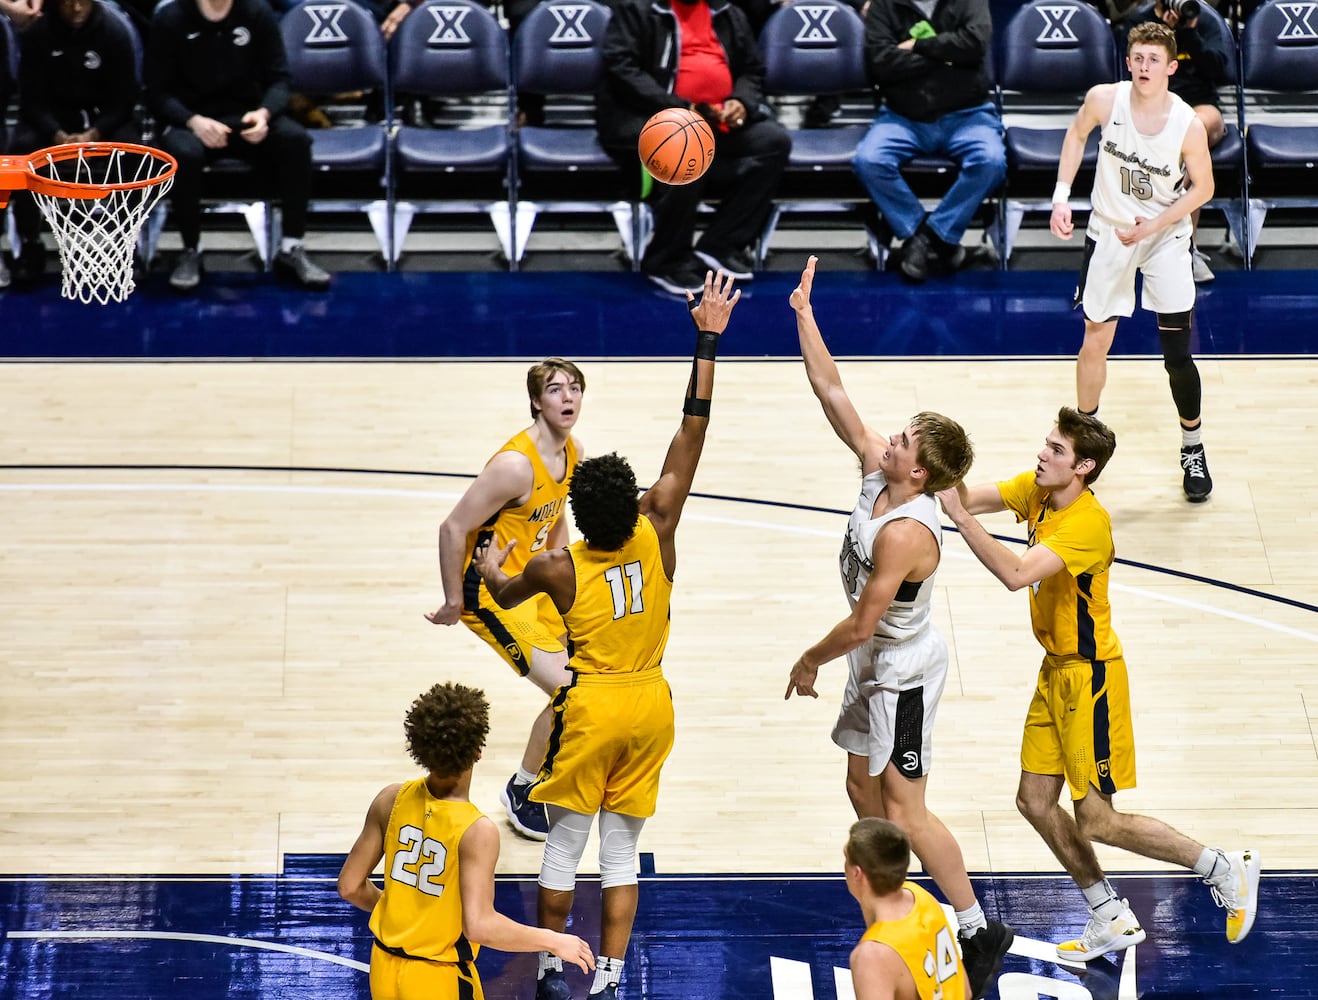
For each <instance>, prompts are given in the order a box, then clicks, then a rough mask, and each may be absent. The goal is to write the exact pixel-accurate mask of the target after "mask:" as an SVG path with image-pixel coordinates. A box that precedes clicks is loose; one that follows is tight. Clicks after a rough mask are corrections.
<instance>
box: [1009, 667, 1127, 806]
mask: <svg viewBox="0 0 1318 1000" xmlns="http://www.w3.org/2000/svg"><path fill="white" fill-rule="evenodd" d="M1021 769H1022V770H1024V771H1028V772H1029V773H1031V774H1061V775H1065V776H1066V783H1067V785H1069V786H1070V789H1071V798H1072V799H1083V798H1084V797H1085V796H1086V795H1087V794H1088V793H1089V789H1090V786H1091V785H1092V786H1093V787H1094V788H1097V789H1098V790H1099V791H1100V792H1103V793H1104V794H1107V795H1111V794H1113V793H1114V792H1117V791H1120V790H1121V789H1123V788H1134V787H1135V732H1134V727H1133V725H1132V723H1131V715H1130V685H1129V682H1128V680H1127V676H1126V661H1125V660H1123V659H1115V660H1107V661H1103V660H1093V661H1090V660H1078V659H1068V660H1065V661H1062V662H1060V663H1058V662H1056V661H1052V660H1050V659H1045V660H1044V663H1043V667H1042V668H1040V670H1039V683H1038V687H1037V688H1036V689H1035V692H1034V698H1033V699H1032V700H1031V702H1030V709H1029V711H1028V712H1027V713H1026V716H1025V734H1024V736H1023V737H1022V739H1021Z"/></svg>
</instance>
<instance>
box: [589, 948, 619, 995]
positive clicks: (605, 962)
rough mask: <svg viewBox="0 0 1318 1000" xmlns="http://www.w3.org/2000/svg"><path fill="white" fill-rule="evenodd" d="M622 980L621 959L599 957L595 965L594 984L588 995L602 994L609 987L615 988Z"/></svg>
mask: <svg viewBox="0 0 1318 1000" xmlns="http://www.w3.org/2000/svg"><path fill="white" fill-rule="evenodd" d="M620 979H622V959H621V958H606V957H605V956H603V955H601V956H600V957H599V959H598V960H597V961H596V963H595V982H593V983H592V984H591V986H590V995H591V996H595V995H596V994H597V993H603V992H604V990H605V989H606V988H607V987H609V986H617V985H618V980H620Z"/></svg>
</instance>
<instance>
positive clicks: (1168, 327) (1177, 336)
mask: <svg viewBox="0 0 1318 1000" xmlns="http://www.w3.org/2000/svg"><path fill="white" fill-rule="evenodd" d="M1193 315H1194V311H1193V310H1187V311H1186V312H1180V313H1159V314H1158V338H1159V340H1160V341H1161V342H1162V366H1163V368H1164V369H1166V371H1167V381H1168V382H1169V383H1170V384H1171V390H1172V400H1173V402H1175V403H1176V413H1177V415H1178V416H1180V418H1181V419H1182V420H1185V421H1193V420H1197V419H1198V418H1199V408H1200V404H1201V402H1202V395H1203V390H1202V387H1201V385H1200V382H1199V369H1198V368H1197V367H1196V366H1195V363H1194V358H1193V357H1192V356H1191V355H1190V320H1191V318H1192V317H1193Z"/></svg>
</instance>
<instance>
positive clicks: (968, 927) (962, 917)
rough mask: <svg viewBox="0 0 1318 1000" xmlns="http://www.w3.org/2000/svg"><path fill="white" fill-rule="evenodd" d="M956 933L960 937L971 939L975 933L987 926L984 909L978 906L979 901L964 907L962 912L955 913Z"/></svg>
mask: <svg viewBox="0 0 1318 1000" xmlns="http://www.w3.org/2000/svg"><path fill="white" fill-rule="evenodd" d="M956 925H957V933H958V934H960V935H961V936H962V937H972V936H973V935H974V933H975V931H982V930H983V929H984V928H985V927H987V926H988V921H987V920H985V919H984V908H983V907H982V906H980V905H979V900H978V899H977V900H975V902H974V903H973V904H972V905H971V906H968V907H966V908H965V909H964V910H957V911H956Z"/></svg>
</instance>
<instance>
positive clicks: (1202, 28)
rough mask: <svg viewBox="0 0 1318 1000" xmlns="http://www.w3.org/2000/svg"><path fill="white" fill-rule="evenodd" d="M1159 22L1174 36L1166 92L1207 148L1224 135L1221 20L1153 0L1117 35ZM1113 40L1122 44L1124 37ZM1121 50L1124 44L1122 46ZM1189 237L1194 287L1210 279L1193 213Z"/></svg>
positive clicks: (1225, 45)
mask: <svg viewBox="0 0 1318 1000" xmlns="http://www.w3.org/2000/svg"><path fill="white" fill-rule="evenodd" d="M1148 21H1157V22H1161V23H1163V24H1165V25H1167V27H1169V28H1171V29H1172V30H1173V31H1174V32H1176V49H1177V52H1176V72H1175V73H1173V74H1172V75H1171V80H1170V81H1169V87H1170V89H1171V92H1172V93H1173V94H1175V95H1176V96H1177V97H1179V98H1180V99H1181V100H1183V101H1184V102H1185V103H1186V104H1188V105H1190V107H1192V108H1194V113H1195V114H1196V115H1198V116H1199V120H1200V121H1201V122H1203V123H1204V129H1205V130H1206V131H1207V132H1208V148H1209V149H1212V148H1213V147H1214V146H1216V145H1217V144H1218V143H1219V142H1221V141H1222V137H1223V136H1225V135H1226V123H1225V122H1224V121H1223V120H1222V107H1221V99H1220V98H1219V96H1218V92H1217V89H1218V87H1220V86H1221V85H1222V84H1224V83H1226V82H1227V75H1226V68H1227V59H1228V52H1229V50H1230V47H1231V40H1230V38H1228V37H1227V33H1226V32H1225V31H1224V30H1223V28H1222V24H1221V22H1219V21H1218V20H1217V19H1216V18H1214V17H1202V16H1201V15H1200V0H1173V2H1164V0H1155V2H1154V3H1152V4H1150V5H1149V6H1147V7H1142V8H1141V9H1140V10H1138V11H1137V12H1136V13H1135V15H1134V16H1133V17H1132V18H1131V20H1130V21H1129V22H1127V23H1126V24H1125V25H1123V26H1122V28H1121V29H1119V31H1118V34H1119V35H1124V34H1129V32H1130V29H1131V28H1133V27H1134V26H1135V25H1137V24H1142V23H1145V22H1148ZM1118 41H1121V42H1124V38H1119V39H1118ZM1122 49H1123V51H1124V49H1125V46H1124V44H1123V45H1122ZM1190 224H1191V225H1192V226H1194V233H1193V234H1192V235H1191V236H1190V248H1191V254H1192V256H1191V258H1190V262H1191V268H1192V270H1193V272H1194V280H1195V281H1196V282H1198V283H1199V284H1204V283H1206V282H1209V281H1212V280H1213V277H1214V275H1213V271H1212V268H1210V267H1209V266H1208V255H1207V254H1206V253H1204V252H1203V251H1201V250H1200V249H1199V246H1198V243H1197V242H1196V241H1195V235H1196V234H1197V233H1198V230H1199V210H1198V209H1196V210H1195V212H1194V214H1193V215H1191V216H1190Z"/></svg>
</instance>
